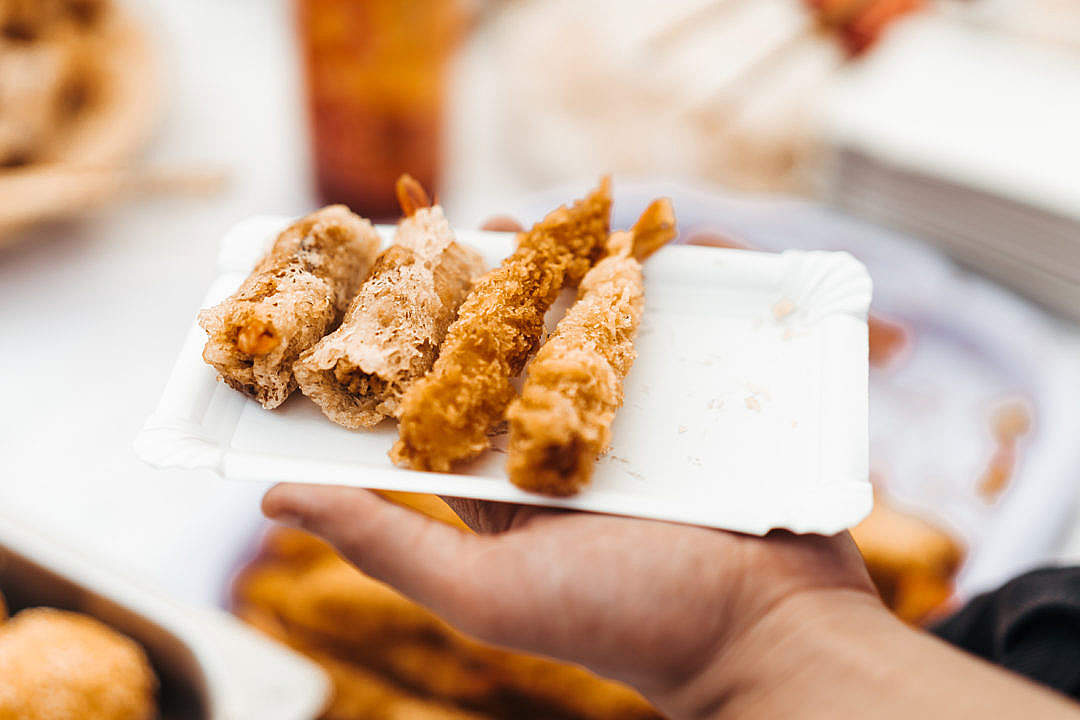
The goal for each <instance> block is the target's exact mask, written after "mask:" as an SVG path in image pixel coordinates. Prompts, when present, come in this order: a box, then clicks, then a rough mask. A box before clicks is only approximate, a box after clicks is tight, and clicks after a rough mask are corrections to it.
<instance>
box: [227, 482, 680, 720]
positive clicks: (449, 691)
mask: <svg viewBox="0 0 1080 720" xmlns="http://www.w3.org/2000/svg"><path fill="white" fill-rule="evenodd" d="M392 499H393V500H395V501H397V502H402V504H407V505H411V506H413V507H419V508H420V509H421V511H422V512H425V513H426V514H430V515H437V516H444V517H446V516H449V517H454V516H453V514H452V513H450V511H449V509H448V508H446V506H445V504H443V503H442V502H441V501H439V500H438V499H437V498H433V497H430V496H411V495H404V494H395V495H394V497H393V498H392ZM233 600H234V608H235V612H236V613H237V615H239V616H240V617H241V618H243V619H245V620H246V621H247V622H249V623H251V624H252V625H254V626H256V627H258V628H260V629H261V630H263V631H264V632H266V633H268V634H270V635H272V636H274V637H276V638H278V639H279V640H282V641H283V642H285V643H286V644H288V645H290V646H292V647H293V648H295V649H297V650H299V651H301V652H303V653H305V654H307V655H308V656H310V657H311V658H313V659H314V660H315V661H316V662H318V663H320V664H321V665H322V666H323V667H324V668H325V669H326V670H327V672H328V673H329V674H330V675H331V677H332V678H333V680H334V684H335V688H336V693H335V697H334V700H333V702H332V704H331V707H330V708H329V709H328V710H327V712H326V714H325V715H324V716H323V717H324V718H326V719H327V720H353V719H354V718H356V719H359V718H365V719H367V718H378V719H382V718H405V717H408V718H515V719H520V720H529V719H530V718H535V719H537V720H539V719H540V718H543V719H544V720H563V719H565V720H569V719H570V718H574V719H577V720H593V719H596V720H602V719H607V718H610V719H612V720H615V719H616V718H618V719H619V720H635V719H642V720H644V719H645V718H659V717H661V716H660V715H659V713H658V712H657V711H656V710H654V709H653V708H652V707H651V706H650V705H649V704H648V703H647V702H646V701H645V700H644V699H643V698H642V697H641V696H640V695H638V694H637V693H636V692H634V691H633V690H631V689H629V688H627V687H625V686H622V685H619V684H617V683H614V682H611V681H608V680H603V679H601V678H598V677H596V676H595V675H593V674H591V673H589V672H587V671H586V670H584V669H582V668H579V667H575V666H572V665H564V664H560V663H556V662H553V661H551V660H546V659H542V658H538V657H532V656H528V655H523V654H520V653H514V652H510V651H507V650H501V649H498V648H494V647H491V646H488V645H484V644H482V643H479V642H477V641H475V640H473V639H471V638H469V637H467V636H465V635H463V634H461V633H459V632H458V631H456V630H454V629H453V628H451V627H450V626H449V625H447V624H446V623H444V622H443V621H442V620H440V619H439V618H437V617H435V616H434V615H432V614H431V613H430V612H429V611H427V610H425V609H424V608H422V607H421V606H419V605H417V604H415V603H413V602H412V601H410V600H408V599H406V598H404V597H402V596H401V595H399V594H398V593H397V592H395V591H394V590H392V589H390V588H389V587H387V586H386V585H383V584H382V583H379V582H377V581H375V580H373V579H371V578H369V577H367V576H365V575H363V574H362V573H360V572H359V571H358V570H356V569H355V568H354V567H353V566H351V565H349V564H348V563H346V562H345V561H344V560H342V559H341V558H340V557H339V556H338V555H337V554H336V553H335V552H334V550H333V549H332V548H331V547H330V546H328V545H325V544H324V543H322V542H321V541H320V540H317V539H315V538H313V537H312V536H310V535H307V534H305V533H302V532H299V531H295V530H282V529H277V530H274V531H272V532H271V533H270V534H269V535H268V536H267V538H266V540H265V542H264V544H263V547H262V550H261V552H260V553H259V555H258V557H256V558H255V560H254V561H253V562H252V563H251V564H250V565H248V567H247V568H246V569H245V570H244V571H243V572H242V573H241V575H240V576H239V577H238V579H237V581H236V583H235V585H234V590H233Z"/></svg>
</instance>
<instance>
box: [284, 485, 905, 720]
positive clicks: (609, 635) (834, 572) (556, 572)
mask: <svg viewBox="0 0 1080 720" xmlns="http://www.w3.org/2000/svg"><path fill="white" fill-rule="evenodd" d="M448 502H449V503H450V504H451V506H452V507H453V508H454V509H455V511H457V512H458V514H459V515H460V516H461V517H462V519H464V520H465V522H466V523H467V524H468V525H469V526H470V527H472V528H473V529H474V530H476V531H477V532H478V533H479V534H476V535H473V534H467V533H464V532H461V531H459V530H457V529H455V528H452V527H450V526H447V525H443V524H440V523H437V522H435V521H433V520H430V519H428V518H426V517H423V516H421V515H418V514H416V513H414V512H412V511H410V510H407V509H405V508H401V507H398V506H396V505H393V504H391V503H389V502H387V501H385V500H383V499H382V498H380V497H378V496H376V495H375V494H373V493H370V492H368V491H365V490H359V489H355V488H343V487H331V486H304V485H280V486H278V487H276V488H274V489H272V490H271V491H270V492H269V493H267V495H266V497H265V499H264V501H263V509H264V512H265V513H266V514H267V515H268V516H269V517H271V518H274V519H277V520H279V521H284V522H286V523H287V524H290V525H294V526H297V527H301V528H303V529H306V530H308V531H311V532H313V533H315V534H316V535H319V536H321V537H323V538H324V539H326V540H328V541H329V542H331V543H332V544H333V545H335V546H336V547H337V548H338V549H339V551H341V553H342V554H343V555H344V556H345V557H347V558H348V559H349V560H351V561H352V562H353V563H355V564H356V565H357V566H358V567H359V568H360V569H361V570H363V571H364V572H366V573H368V574H369V575H372V576H373V577H376V578H378V579H380V580H383V581H385V582H387V583H389V584H390V585H392V586H394V587H396V588H398V589H399V590H400V591H402V592H403V593H404V594H406V595H408V596H409V597H412V598H413V599H415V600H417V601H418V602H420V603H421V604H423V605H426V606H427V607H429V608H430V609H432V610H433V611H434V612H436V613H437V614H439V615H440V616H442V617H443V618H445V619H446V620H447V621H448V622H450V623H451V624H452V625H455V626H456V627H458V628H459V629H461V630H463V631H465V632H467V633H469V634H471V635H473V636H475V637H477V638H479V639H482V640H485V641H488V642H491V643H494V644H497V645H503V646H508V647H513V648H518V649H521V650H526V651H530V652H535V653H540V654H544V655H548V656H552V657H556V658H560V659H565V660H570V661H573V662H578V663H581V664H583V665H585V666H586V667H589V668H590V669H592V670H594V671H595V672H597V673H599V674H601V675H605V676H608V677H611V678H614V679H618V680H622V681H624V682H627V683H628V684H630V685H633V686H634V687H636V688H637V689H639V690H640V691H642V692H643V693H644V694H645V695H646V696H648V697H649V698H650V700H652V701H653V702H654V703H656V704H657V705H658V707H660V708H661V709H662V710H664V711H665V712H667V713H668V714H670V715H671V716H672V717H693V716H697V715H701V714H702V712H701V707H702V706H703V705H708V704H709V703H710V702H711V699H710V698H709V697H708V696H709V695H710V693H711V692H712V691H713V690H715V689H716V686H715V684H714V683H712V682H710V683H706V684H705V685H707V689H706V688H698V687H696V686H695V680H696V679H697V678H698V677H699V676H700V675H701V674H702V673H704V672H706V671H707V670H708V668H710V667H712V666H713V665H715V663H716V662H717V661H718V659H721V658H724V657H726V656H728V655H731V654H732V653H739V654H743V653H745V652H746V650H745V642H743V639H744V638H746V637H747V636H748V635H749V634H750V633H751V632H752V630H753V629H754V628H755V627H757V626H759V625H761V624H762V623H763V622H765V621H766V619H767V618H769V617H771V616H773V615H775V614H776V613H777V612H778V611H782V608H784V607H785V606H786V605H788V604H791V603H794V602H796V599H798V598H801V599H809V598H811V597H813V598H818V599H820V601H821V602H822V603H828V604H830V605H832V606H839V605H841V604H846V603H849V602H859V603H864V604H877V600H876V597H875V595H874V591H873V588H872V586H871V584H870V581H869V578H868V576H867V574H866V571H865V569H864V568H863V565H862V561H861V559H860V557H859V555H858V551H857V550H856V549H855V547H854V544H853V543H852V542H851V540H850V538H849V537H848V536H847V534H846V533H844V534H841V535H838V536H836V537H832V538H825V537H820V536H795V535H792V534H790V533H771V534H770V535H769V536H767V537H765V538H758V537H750V536H744V535H737V534H733V533H727V532H722V531H717V530H711V529H706V528H700V527H691V526H686V525H676V524H670V523H664V522H658V521H650V520H640V519H631V518H624V517H614V516H607V515H596V514H587V513H577V512H564V511H556V510H550V509H543V508H534V507H529V506H519V505H508V504H502V503H490V502H481V501H475V500H456V499H448ZM882 612H884V611H882ZM800 622H801V621H800Z"/></svg>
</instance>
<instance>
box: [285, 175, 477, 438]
mask: <svg viewBox="0 0 1080 720" xmlns="http://www.w3.org/2000/svg"><path fill="white" fill-rule="evenodd" d="M398 192H399V195H400V196H401V201H402V208H403V209H404V210H405V212H406V214H407V215H408V217H406V218H405V219H404V220H402V221H401V224H400V225H398V230H397V236H396V237H395V239H394V244H393V245H391V246H390V247H388V248H387V249H386V250H384V251H383V252H382V254H381V255H379V258H378V260H376V262H375V267H374V268H373V269H372V271H371V277H369V278H368V279H367V281H366V282H365V283H364V284H363V286H362V287H361V288H360V292H359V293H358V294H357V296H356V298H355V299H354V300H353V301H352V304H351V305H350V306H349V310H348V312H346V313H345V319H344V320H343V321H342V323H341V327H339V328H338V329H337V330H335V331H334V332H332V333H330V334H329V335H327V336H326V337H324V338H323V339H322V340H320V341H319V342H318V343H316V344H315V345H314V346H313V347H311V348H310V349H309V350H306V351H305V352H304V353H303V354H302V355H301V356H300V359H299V360H298V361H297V362H296V364H295V365H293V372H294V373H295V374H296V380H297V382H298V383H299V384H300V389H301V390H302V391H303V393H304V395H306V396H308V397H309V398H311V400H313V401H314V402H315V404H316V405H318V406H319V408H320V409H321V410H322V411H323V414H324V415H326V416H327V417H328V418H330V419H331V420H333V421H334V422H336V423H337V424H338V425H342V426H344V427H347V428H349V429H350V430H361V429H367V428H372V427H374V426H375V425H377V424H378V423H379V422H381V421H382V420H383V418H386V417H389V416H392V415H395V414H396V413H397V411H398V408H399V407H400V403H401V398H402V396H403V395H404V394H405V392H406V391H407V390H408V389H409V388H410V387H412V384H413V383H414V382H416V381H417V380H419V379H420V378H421V377H423V375H424V373H426V372H427V371H428V370H430V369H431V366H432V365H433V364H434V362H435V356H436V354H437V353H438V351H439V346H440V345H441V344H442V341H443V338H444V337H445V336H446V331H447V328H449V327H450V323H451V322H453V320H454V318H455V317H456V316H457V310H458V306H460V305H461V302H462V301H463V300H464V299H465V296H466V295H468V293H469V290H471V289H472V284H473V280H474V279H475V278H476V277H477V276H479V275H480V274H481V273H482V272H483V271H484V269H485V265H484V261H483V259H482V258H481V257H480V254H479V253H478V252H476V251H475V250H473V249H472V248H469V247H467V246H465V245H461V244H460V243H458V242H457V241H456V240H454V232H453V231H452V230H451V229H450V223H449V222H447V220H446V218H445V217H444V216H443V211H442V208H440V207H439V206H437V205H436V206H435V207H421V206H420V203H423V202H426V201H427V195H426V194H425V193H424V190H423V188H422V187H420V185H419V183H417V182H416V181H415V180H412V179H411V178H409V177H408V176H403V177H402V179H401V180H399V181H398Z"/></svg>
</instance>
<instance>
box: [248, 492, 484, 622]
mask: <svg viewBox="0 0 1080 720" xmlns="http://www.w3.org/2000/svg"><path fill="white" fill-rule="evenodd" d="M262 510H263V514H265V515H266V516H267V517H269V518H271V519H273V520H276V521H278V522H281V523H283V524H286V525H291V526H294V527H298V528H301V529H304V530H307V531H308V532H311V533H313V534H315V535H318V536H319V537H321V538H323V539H324V540H326V541H327V542H329V543H330V544H331V545H333V546H334V547H335V548H337V549H338V551H339V552H340V553H341V554H342V555H344V556H345V557H346V558H348V559H349V560H350V561H351V562H352V563H353V564H355V565H356V566H357V567H358V568H360V570H362V571H363V572H365V573H367V574H368V575H370V576H372V577H374V578H376V579H377V580H381V581H383V582H385V583H387V584H388V585H391V586H393V587H395V588H397V589H398V590H400V591H401V592H402V593H403V594H405V595H408V596H409V597H411V598H413V599H414V600H416V601H417V602H419V603H421V604H422V605H425V606H427V607H428V608H430V609H431V610H433V611H435V613H437V614H439V615H442V616H443V617H445V618H446V619H447V620H448V621H449V622H450V623H451V624H454V625H459V626H461V627H463V628H466V629H468V628H472V627H475V626H476V624H477V619H478V617H479V616H481V614H482V612H483V610H484V606H485V605H486V604H487V602H488V599H489V598H490V593H488V592H487V591H486V589H485V588H483V587H482V586H479V587H478V586H477V585H476V584H474V583H469V582H462V578H463V577H467V576H468V574H469V573H468V568H469V567H470V566H473V565H474V564H475V563H476V562H477V559H478V556H479V554H480V553H482V552H485V551H488V550H490V548H489V547H487V545H488V544H489V543H491V542H494V540H491V539H489V538H484V537H479V536H476V535H473V534H470V533H466V532H464V531H461V530H458V529H456V528H453V527H450V526H449V525H445V524H443V523H440V522H438V521H435V520H431V519H429V518H427V517H424V516H423V515H420V514H418V513H415V512H413V511H411V510H408V509H406V508H403V507H399V506H397V505H394V504H393V503H390V502H388V501H386V500H383V499H382V498H380V497H378V496H377V495H375V494H374V493H372V492H370V491H368V490H361V489H359V488H352V487H339V486H331V485H298V484H282V485H277V486H275V487H273V488H271V489H270V490H269V491H268V492H267V493H266V495H265V496H264V497H263V501H262ZM475 631H479V632H483V629H482V628H476V629H475Z"/></svg>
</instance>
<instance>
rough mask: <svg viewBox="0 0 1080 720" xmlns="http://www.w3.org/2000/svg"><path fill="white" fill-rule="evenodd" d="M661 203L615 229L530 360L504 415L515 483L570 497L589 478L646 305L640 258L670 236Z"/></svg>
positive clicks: (671, 226) (667, 209)
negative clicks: (624, 228)
mask: <svg viewBox="0 0 1080 720" xmlns="http://www.w3.org/2000/svg"><path fill="white" fill-rule="evenodd" d="M675 234H676V233H675V214H674V212H673V211H672V208H671V203H670V202H669V201H668V200H666V199H665V200H657V201H656V202H654V203H653V204H652V205H650V206H649V207H648V208H647V209H646V210H645V212H644V214H642V216H641V218H640V219H639V220H638V222H637V223H636V224H635V225H634V228H633V230H631V232H630V233H615V234H614V235H612V236H611V241H610V243H609V255H608V257H606V258H604V259H603V260H601V261H600V262H599V263H597V264H596V267H594V268H593V269H592V270H590V271H589V273H588V274H587V275H586V276H585V279H584V280H582V282H581V287H580V290H579V292H578V299H577V302H575V303H574V305H573V306H572V307H571V308H570V309H569V310H568V311H567V313H566V316H565V317H563V319H562V320H561V321H560V322H559V324H558V326H557V327H556V328H555V332H554V333H553V334H552V335H551V337H550V338H548V341H547V342H546V343H544V346H543V347H542V348H541V349H540V352H539V353H537V355H536V358H535V359H534V360H533V361H532V362H531V363H530V364H529V369H528V377H527V379H526V380H525V386H524V388H523V389H522V392H521V396H520V397H519V398H517V399H516V400H515V401H514V402H513V404H512V405H511V406H510V409H509V410H508V412H507V417H508V419H509V421H510V449H509V459H508V461H507V472H508V474H509V476H510V480H511V481H512V482H513V483H514V484H515V485H517V486H518V487H520V488H523V489H525V490H530V491H532V492H538V493H544V494H545V495H573V494H574V493H576V492H578V491H579V490H580V489H581V488H582V487H584V486H585V485H586V484H588V482H589V480H590V479H591V478H592V472H593V464H594V463H595V461H596V458H597V457H598V456H599V455H600V453H602V452H603V451H604V450H606V449H607V446H608V442H609V441H610V439H611V422H612V420H614V419H615V411H616V410H618V408H619V406H620V405H622V400H623V380H625V379H626V376H627V374H628V373H629V372H630V366H631V365H632V364H633V362H634V358H635V356H636V353H635V351H634V335H635V334H636V333H637V328H638V324H639V323H640V322H641V313H642V311H643V309H644V307H645V283H644V278H643V276H642V273H641V262H640V261H641V260H643V259H644V258H645V257H647V256H648V255H650V254H652V253H653V252H654V251H656V250H657V249H659V248H660V247H662V246H663V245H664V244H665V243H667V242H668V241H669V240H671V239H672V238H674V237H675Z"/></svg>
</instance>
